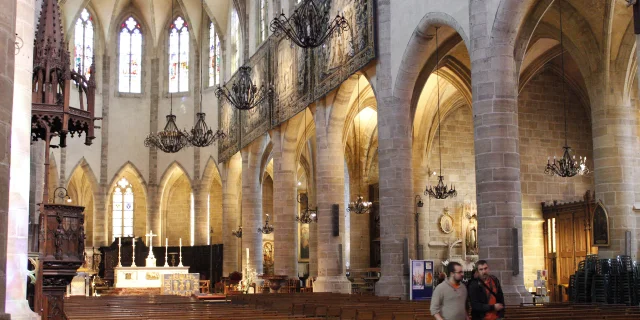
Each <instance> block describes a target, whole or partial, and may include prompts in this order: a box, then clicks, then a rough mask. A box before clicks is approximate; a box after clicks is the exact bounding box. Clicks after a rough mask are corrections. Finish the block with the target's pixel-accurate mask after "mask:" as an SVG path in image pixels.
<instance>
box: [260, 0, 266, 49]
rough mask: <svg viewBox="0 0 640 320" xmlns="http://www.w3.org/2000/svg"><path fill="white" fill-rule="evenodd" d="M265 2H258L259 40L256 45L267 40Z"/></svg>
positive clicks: (261, 0)
mask: <svg viewBox="0 0 640 320" xmlns="http://www.w3.org/2000/svg"><path fill="white" fill-rule="evenodd" d="M267 7H268V5H267V0H260V15H259V17H258V30H259V31H260V32H259V36H260V38H259V39H258V43H262V41H264V40H266V39H267V30H268V28H267Z"/></svg>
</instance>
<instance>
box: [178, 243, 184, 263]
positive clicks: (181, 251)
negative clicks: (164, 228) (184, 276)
mask: <svg viewBox="0 0 640 320" xmlns="http://www.w3.org/2000/svg"><path fill="white" fill-rule="evenodd" d="M178 267H183V265H182V238H180V264H178Z"/></svg>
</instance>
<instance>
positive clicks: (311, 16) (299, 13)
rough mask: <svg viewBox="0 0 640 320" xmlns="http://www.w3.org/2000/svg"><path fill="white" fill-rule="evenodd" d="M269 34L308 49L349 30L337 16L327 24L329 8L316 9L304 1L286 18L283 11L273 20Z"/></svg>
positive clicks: (307, 1)
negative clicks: (279, 36)
mask: <svg viewBox="0 0 640 320" xmlns="http://www.w3.org/2000/svg"><path fill="white" fill-rule="evenodd" d="M270 29H271V32H273V33H274V34H276V35H278V34H281V33H284V34H285V36H286V37H287V38H288V39H289V40H290V41H291V42H293V43H295V44H296V45H297V46H298V47H300V48H304V49H308V48H316V47H319V46H320V45H322V44H323V43H324V42H325V40H327V38H329V37H330V36H331V35H334V34H338V35H339V34H342V32H344V31H346V30H349V29H350V26H349V22H348V21H347V19H345V18H344V13H343V14H342V16H340V14H337V15H336V17H335V18H333V20H332V21H331V22H329V6H328V5H325V6H324V7H323V8H318V6H317V5H316V4H315V2H314V1H313V0H304V1H303V3H302V4H301V5H300V6H299V7H298V8H297V9H296V10H294V11H293V14H292V15H291V17H289V18H287V16H286V15H285V14H284V10H283V11H282V13H281V14H280V16H278V17H276V18H273V20H272V21H271V25H270Z"/></svg>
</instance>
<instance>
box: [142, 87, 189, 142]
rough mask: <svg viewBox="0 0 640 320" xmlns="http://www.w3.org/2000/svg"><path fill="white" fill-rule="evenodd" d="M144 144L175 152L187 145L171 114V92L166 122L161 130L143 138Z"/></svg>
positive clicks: (185, 138) (186, 140)
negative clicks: (169, 108) (169, 109)
mask: <svg viewBox="0 0 640 320" xmlns="http://www.w3.org/2000/svg"><path fill="white" fill-rule="evenodd" d="M144 146H145V147H148V148H151V147H156V148H158V149H160V150H162V152H166V153H176V152H178V151H180V150H182V148H184V147H187V146H189V140H188V139H187V136H186V135H185V133H184V132H182V131H180V129H178V126H177V125H176V116H175V115H174V114H173V94H171V111H170V112H169V114H168V115H167V124H166V125H165V126H164V129H163V130H162V131H159V132H157V133H150V134H149V135H148V136H147V138H146V139H144Z"/></svg>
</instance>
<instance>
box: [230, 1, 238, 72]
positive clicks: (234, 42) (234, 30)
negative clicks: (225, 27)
mask: <svg viewBox="0 0 640 320" xmlns="http://www.w3.org/2000/svg"><path fill="white" fill-rule="evenodd" d="M239 26H240V20H238V12H237V11H236V10H235V9H233V10H232V12H231V72H232V73H233V72H236V70H238V67H239V65H238V60H239V59H240V58H239V57H238V56H239V51H240V48H239V47H240V28H239Z"/></svg>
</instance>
